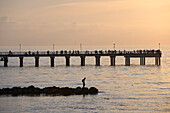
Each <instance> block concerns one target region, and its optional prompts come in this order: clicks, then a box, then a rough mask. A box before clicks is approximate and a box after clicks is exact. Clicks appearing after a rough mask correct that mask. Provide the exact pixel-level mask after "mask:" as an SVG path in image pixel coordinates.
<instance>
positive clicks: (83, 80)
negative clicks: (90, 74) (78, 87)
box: [82, 77, 86, 88]
mask: <svg viewBox="0 0 170 113" xmlns="http://www.w3.org/2000/svg"><path fill="white" fill-rule="evenodd" d="M85 80H86V77H84V78H83V79H82V82H83V88H84V87H85V85H86V84H85Z"/></svg>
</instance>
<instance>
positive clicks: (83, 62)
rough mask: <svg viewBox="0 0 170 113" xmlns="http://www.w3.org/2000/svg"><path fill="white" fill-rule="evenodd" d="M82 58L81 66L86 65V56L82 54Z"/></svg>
mask: <svg viewBox="0 0 170 113" xmlns="http://www.w3.org/2000/svg"><path fill="white" fill-rule="evenodd" d="M80 58H81V66H85V56H80Z"/></svg>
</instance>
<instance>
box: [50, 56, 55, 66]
mask: <svg viewBox="0 0 170 113" xmlns="http://www.w3.org/2000/svg"><path fill="white" fill-rule="evenodd" d="M54 58H55V57H54V56H50V59H51V67H54Z"/></svg>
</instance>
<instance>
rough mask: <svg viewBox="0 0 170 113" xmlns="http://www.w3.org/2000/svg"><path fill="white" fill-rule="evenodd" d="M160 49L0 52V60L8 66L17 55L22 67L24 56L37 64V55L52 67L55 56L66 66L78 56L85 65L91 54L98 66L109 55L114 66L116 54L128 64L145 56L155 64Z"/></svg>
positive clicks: (82, 64)
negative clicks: (131, 60) (102, 58)
mask: <svg viewBox="0 0 170 113" xmlns="http://www.w3.org/2000/svg"><path fill="white" fill-rule="evenodd" d="M161 54H162V52H161V51H160V50H134V51H126V50H124V51H117V50H95V51H79V50H69V51H68V50H61V51H26V52H12V51H9V52H0V61H4V67H7V66H8V58H9V57H19V59H20V67H23V59H24V57H35V66H36V67H38V66H39V57H49V58H50V61H51V67H54V59H55V57H59V56H62V57H65V59H66V66H70V57H72V56H79V57H80V58H81V66H85V58H86V57H88V56H93V57H95V59H96V66H100V58H101V56H109V57H110V65H111V66H115V62H116V61H115V58H116V57H117V56H124V57H125V65H126V66H130V58H134V57H136V58H140V65H145V58H146V57H155V65H160V64H161V59H160V57H161Z"/></svg>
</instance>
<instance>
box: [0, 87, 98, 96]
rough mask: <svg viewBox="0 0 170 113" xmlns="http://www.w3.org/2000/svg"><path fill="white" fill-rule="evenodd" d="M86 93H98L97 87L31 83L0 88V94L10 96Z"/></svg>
mask: <svg viewBox="0 0 170 113" xmlns="http://www.w3.org/2000/svg"><path fill="white" fill-rule="evenodd" d="M88 94H92V95H94V94H98V89H97V88H95V87H91V88H86V87H84V88H81V87H77V88H69V87H61V88H60V87H56V86H53V87H45V88H39V87H34V86H33V85H31V86H29V87H23V88H21V87H13V88H3V89H0V95H11V96H22V95H26V96H39V95H52V96H57V95H63V96H69V95H88Z"/></svg>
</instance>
